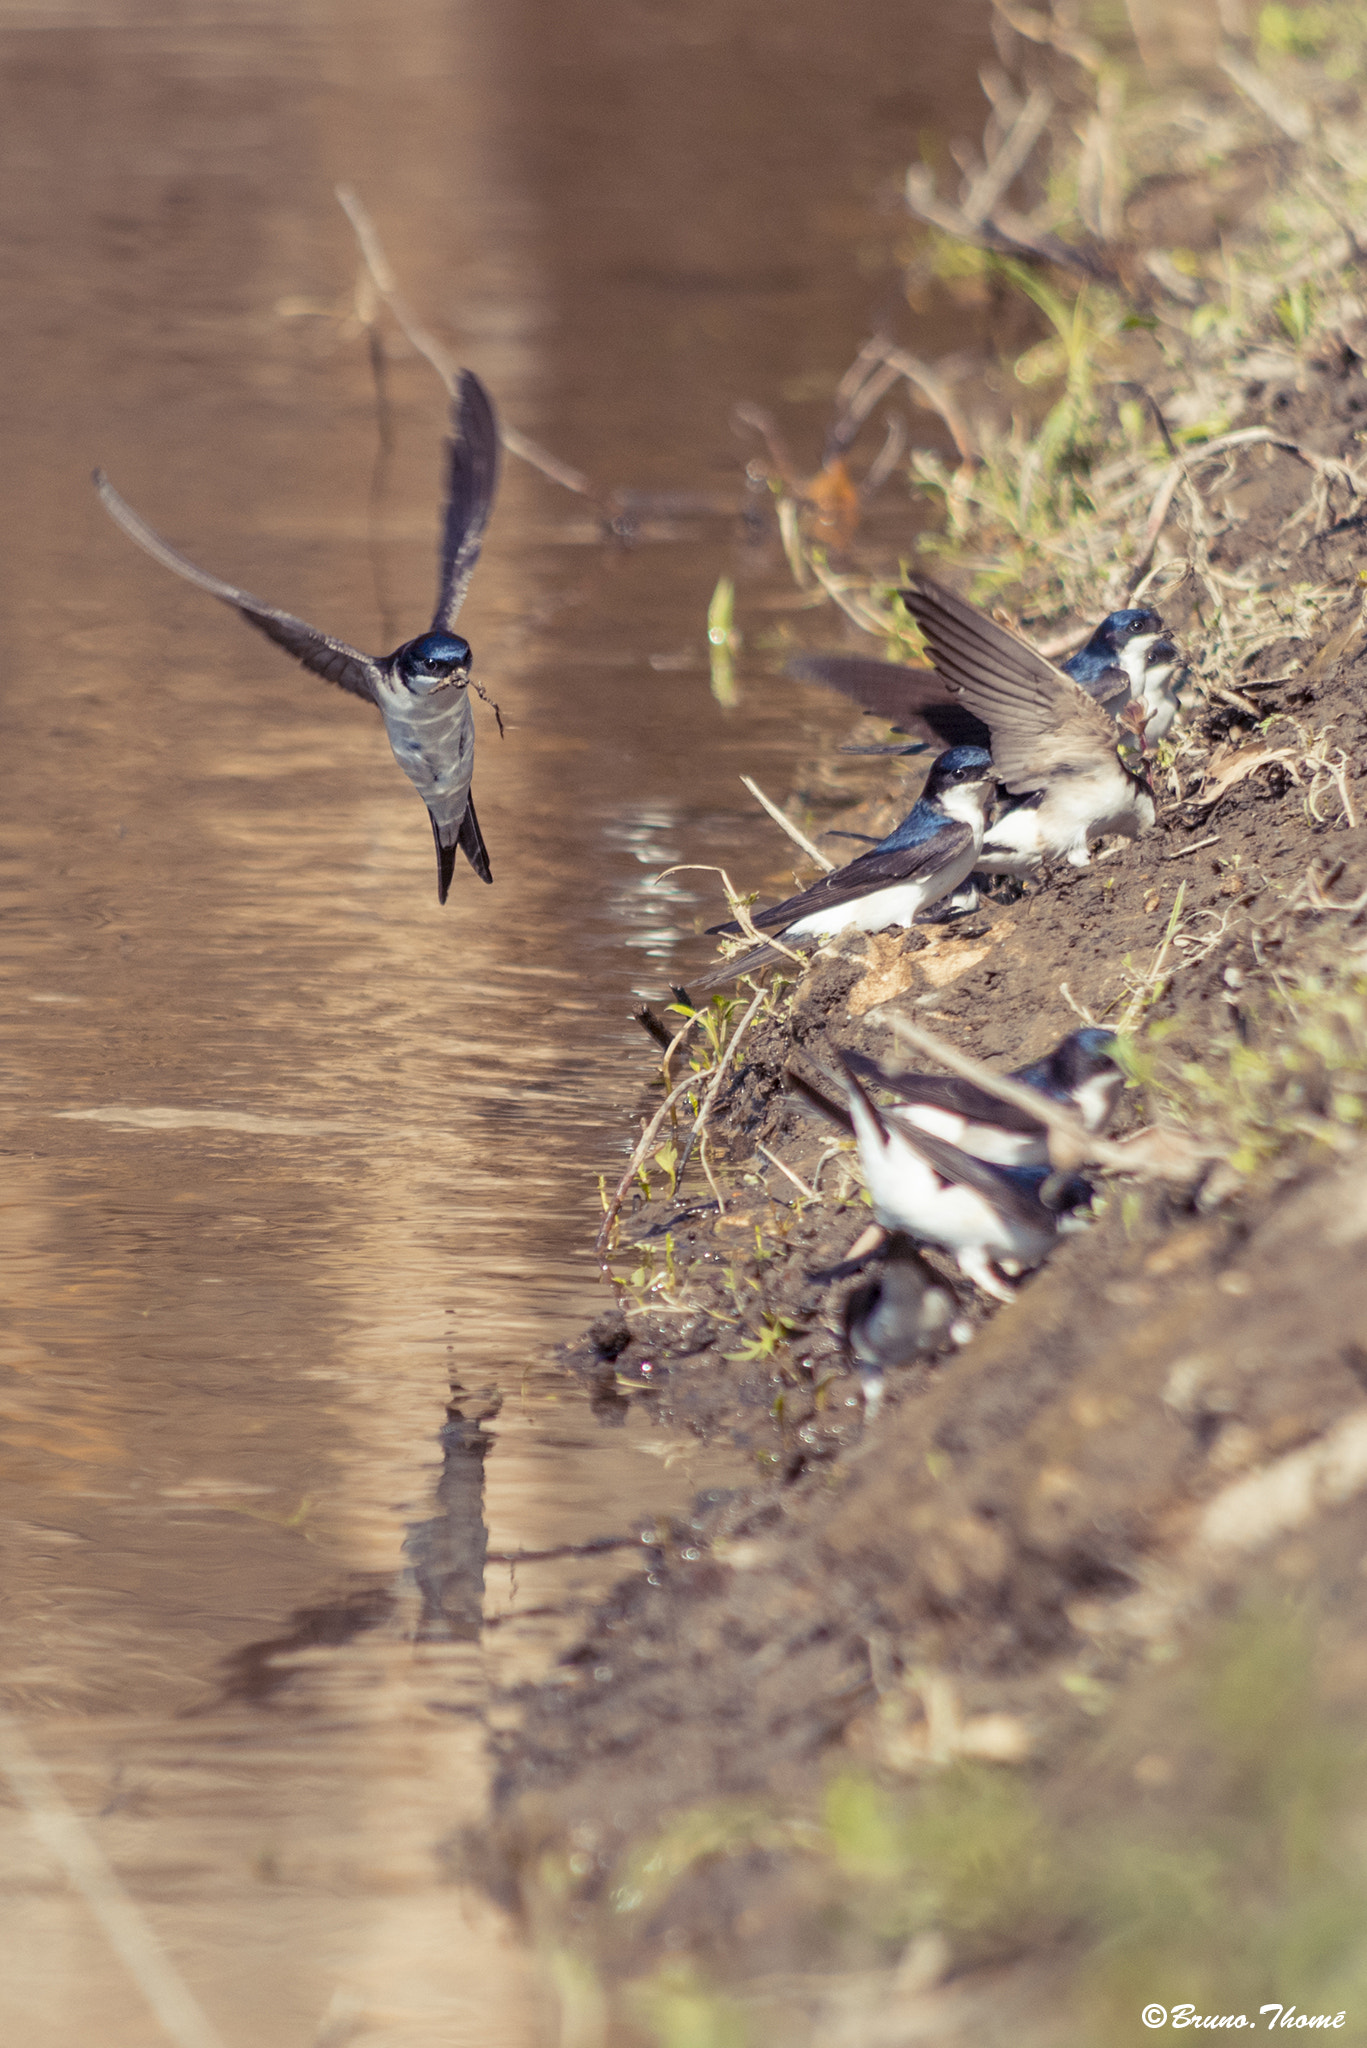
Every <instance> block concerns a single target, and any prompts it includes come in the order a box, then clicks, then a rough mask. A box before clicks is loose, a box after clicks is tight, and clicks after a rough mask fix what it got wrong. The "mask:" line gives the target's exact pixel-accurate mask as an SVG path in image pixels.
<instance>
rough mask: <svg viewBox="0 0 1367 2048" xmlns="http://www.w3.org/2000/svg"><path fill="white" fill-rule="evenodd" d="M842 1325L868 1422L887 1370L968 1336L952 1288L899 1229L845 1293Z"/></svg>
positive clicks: (969, 1328)
mask: <svg viewBox="0 0 1367 2048" xmlns="http://www.w3.org/2000/svg"><path fill="white" fill-rule="evenodd" d="M841 1323H842V1327H843V1329H844V1335H845V1345H846V1348H847V1350H848V1351H849V1354H850V1356H851V1358H852V1359H853V1360H854V1363H855V1369H856V1371H857V1372H858V1374H859V1379H860V1384H861V1386H862V1388H863V1393H864V1419H865V1421H866V1422H872V1421H873V1419H874V1417H875V1415H876V1414H877V1413H878V1409H879V1406H880V1405H881V1403H882V1399H883V1389H884V1383H885V1379H886V1375H887V1373H888V1372H889V1371H890V1370H895V1368H896V1367H898V1366H899V1365H911V1364H912V1363H913V1362H914V1361H915V1360H916V1359H918V1358H921V1357H923V1356H924V1355H925V1354H926V1353H927V1352H929V1351H939V1350H942V1349H943V1348H944V1346H945V1345H946V1344H947V1343H951V1342H954V1343H963V1342H965V1341H966V1340H967V1338H968V1337H969V1336H970V1335H971V1334H972V1326H971V1325H970V1324H969V1323H968V1322H967V1321H966V1320H965V1319H964V1318H963V1317H961V1316H960V1314H959V1304H958V1302H957V1301H956V1299H955V1297H954V1292H953V1289H952V1288H950V1287H947V1286H946V1284H945V1282H944V1281H943V1280H942V1279H941V1277H940V1275H939V1274H938V1273H937V1272H936V1271H935V1268H934V1267H933V1266H932V1265H931V1264H930V1263H929V1261H928V1260H927V1259H926V1258H925V1257H924V1256H923V1255H922V1254H921V1253H920V1252H919V1251H918V1250H917V1249H916V1246H915V1245H914V1244H913V1243H912V1241H911V1239H910V1238H909V1237H906V1236H904V1235H903V1234H902V1233H901V1232H900V1231H899V1232H895V1233H894V1234H893V1235H892V1236H891V1237H889V1238H888V1239H887V1241H886V1242H885V1244H884V1245H883V1247H882V1250H881V1252H880V1254H879V1256H878V1260H877V1263H876V1264H875V1265H873V1266H872V1267H871V1269H870V1270H869V1272H868V1273H867V1274H866V1275H865V1277H864V1278H863V1279H862V1280H861V1281H860V1283H859V1285H858V1286H857V1287H855V1288H853V1289H852V1290H851V1292H850V1293H849V1294H848V1295H847V1296H846V1299H845V1305H844V1308H843V1310H842V1313H841Z"/></svg>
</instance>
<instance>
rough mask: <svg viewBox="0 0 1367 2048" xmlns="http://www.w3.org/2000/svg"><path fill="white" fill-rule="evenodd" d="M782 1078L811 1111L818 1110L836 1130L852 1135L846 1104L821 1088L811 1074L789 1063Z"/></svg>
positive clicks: (851, 1120) (851, 1119) (850, 1119)
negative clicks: (810, 1106)
mask: <svg viewBox="0 0 1367 2048" xmlns="http://www.w3.org/2000/svg"><path fill="white" fill-rule="evenodd" d="M783 1078H784V1080H785V1081H786V1082H787V1083H788V1086H789V1087H790V1088H791V1089H792V1091H793V1093H794V1094H795V1095H801V1096H802V1097H803V1098H804V1100H805V1101H807V1102H810V1103H811V1105H812V1108H813V1109H818V1110H820V1112H821V1114H822V1116H824V1117H826V1118H828V1119H829V1120H830V1122H831V1123H833V1124H835V1125H836V1126H837V1128H838V1129H840V1130H842V1131H845V1132H847V1133H850V1134H851V1135H852V1134H853V1131H854V1118H853V1117H852V1116H851V1115H850V1112H849V1109H848V1107H847V1106H846V1104H845V1103H843V1102H839V1101H837V1099H836V1097H835V1096H834V1095H833V1094H832V1093H831V1092H830V1090H829V1088H826V1087H823V1086H822V1084H821V1082H820V1081H817V1080H816V1079H814V1078H813V1076H812V1075H811V1074H808V1073H804V1072H803V1070H802V1068H801V1067H798V1066H794V1065H792V1064H791V1063H790V1064H789V1065H788V1066H786V1067H785V1068H784V1069H783ZM823 1079H824V1077H823Z"/></svg>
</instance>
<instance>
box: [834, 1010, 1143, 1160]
mask: <svg viewBox="0 0 1367 2048" xmlns="http://www.w3.org/2000/svg"><path fill="white" fill-rule="evenodd" d="M1115 1044H1116V1041H1115V1036H1114V1034H1113V1033H1112V1032H1110V1031H1103V1030H1101V1029H1099V1028H1098V1027H1097V1026H1096V1025H1088V1026H1087V1028H1086V1030H1084V1031H1074V1032H1071V1033H1070V1034H1069V1036H1068V1037H1067V1038H1065V1039H1063V1040H1061V1042H1060V1043H1059V1044H1058V1045H1056V1046H1055V1047H1054V1049H1053V1051H1052V1052H1051V1053H1048V1054H1046V1056H1045V1057H1044V1058H1043V1059H1042V1060H1033V1061H1032V1062H1031V1063H1030V1065H1029V1066H1027V1067H1017V1068H1015V1069H1014V1071H1013V1072H1012V1073H1011V1075H1010V1076H1009V1078H1010V1079H1011V1080H1013V1081H1019V1082H1020V1083H1021V1085H1022V1087H1025V1088H1037V1089H1038V1090H1039V1092H1040V1094H1041V1095H1046V1096H1048V1098H1049V1100H1050V1101H1051V1102H1056V1103H1059V1104H1060V1105H1061V1106H1062V1107H1064V1108H1065V1109H1072V1110H1075V1111H1076V1113H1077V1115H1078V1116H1079V1118H1080V1119H1081V1121H1082V1124H1083V1127H1084V1129H1085V1130H1086V1131H1087V1132H1088V1133H1089V1134H1090V1135H1092V1136H1095V1135H1096V1133H1097V1132H1099V1131H1101V1130H1104V1129H1105V1126H1106V1125H1107V1124H1108V1123H1109V1121H1110V1119H1111V1117H1112V1115H1113V1114H1114V1111H1115V1106H1116V1103H1117V1102H1118V1101H1119V1099H1120V1091H1121V1089H1122V1088H1123V1087H1124V1085H1125V1076H1124V1074H1123V1073H1122V1072H1121V1070H1120V1067H1119V1066H1118V1064H1117V1062H1116V1059H1115ZM844 1058H845V1061H846V1064H847V1065H848V1066H849V1067H851V1068H852V1069H853V1071H854V1072H855V1073H856V1074H857V1075H858V1076H859V1078H860V1080H861V1081H863V1082H864V1083H865V1085H866V1086H868V1087H871V1088H884V1089H886V1090H887V1091H888V1093H889V1094H891V1095H894V1096H896V1098H897V1100H896V1101H895V1102H893V1103H891V1104H889V1105H888V1106H887V1107H886V1108H885V1109H884V1111H883V1114H884V1115H885V1116H886V1117H887V1119H888V1120H889V1122H891V1123H895V1124H901V1125H906V1124H912V1125H914V1126H915V1127H916V1128H917V1129H918V1130H922V1131H930V1132H932V1133H933V1134H934V1136H936V1137H937V1138H944V1139H945V1140H946V1141H947V1142H948V1143H949V1144H951V1145H957V1146H958V1147H959V1149H960V1151H961V1152H969V1153H971V1154H972V1155H973V1157H974V1158H975V1159H988V1160H991V1161H992V1162H993V1163H994V1164H995V1165H998V1166H1044V1167H1047V1166H1048V1164H1049V1134H1048V1131H1047V1130H1046V1128H1045V1126H1044V1125H1043V1124H1042V1123H1040V1122H1039V1121H1038V1119H1037V1118H1035V1117H1032V1116H1030V1115H1029V1114H1028V1113H1027V1112H1026V1111H1025V1110H1023V1109H1018V1108H1017V1107H1016V1105H1015V1104H1014V1103H1011V1102H1003V1101H1002V1100H1001V1098H1000V1097H999V1096H996V1095H990V1094H989V1093H988V1091H987V1090H986V1089H985V1088H979V1087H977V1086H975V1084H974V1083H973V1082H972V1081H964V1080H962V1079H960V1077H959V1076H958V1075H957V1074H915V1073H888V1072H886V1071H885V1070H884V1069H883V1068H882V1067H880V1066H879V1064H878V1062H877V1061H876V1060H871V1059H869V1058H867V1056H866V1055H865V1054H863V1053H859V1052H847V1053H846V1054H845V1055H844Z"/></svg>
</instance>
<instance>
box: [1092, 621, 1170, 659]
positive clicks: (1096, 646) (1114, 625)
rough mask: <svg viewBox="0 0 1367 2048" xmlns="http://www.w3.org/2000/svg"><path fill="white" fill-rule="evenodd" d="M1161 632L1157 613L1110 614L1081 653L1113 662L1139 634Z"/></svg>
mask: <svg viewBox="0 0 1367 2048" xmlns="http://www.w3.org/2000/svg"><path fill="white" fill-rule="evenodd" d="M1162 631H1163V621H1162V620H1161V619H1160V618H1159V616H1158V614H1157V612H1151V611H1131V612H1112V613H1111V614H1110V616H1109V617H1108V618H1104V619H1103V620H1102V621H1101V624H1100V625H1099V626H1098V627H1097V629H1096V631H1095V633H1093V635H1092V637H1091V639H1090V640H1089V641H1088V642H1087V645H1086V646H1085V647H1084V648H1083V650H1082V651H1083V653H1084V654H1104V655H1106V656H1107V658H1108V659H1109V660H1111V661H1114V660H1115V659H1116V657H1117V655H1120V654H1123V653H1124V651H1125V649H1126V648H1127V647H1128V646H1129V644H1130V642H1131V640H1134V639H1137V638H1138V636H1139V635H1140V634H1141V633H1161V632H1162Z"/></svg>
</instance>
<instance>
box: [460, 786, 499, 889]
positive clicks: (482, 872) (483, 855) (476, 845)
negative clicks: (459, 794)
mask: <svg viewBox="0 0 1367 2048" xmlns="http://www.w3.org/2000/svg"><path fill="white" fill-rule="evenodd" d="M456 845H457V846H458V847H459V848H460V850H461V852H462V853H463V854H464V855H465V858H466V859H467V860H468V861H469V863H470V865H471V867H472V868H473V869H474V871H475V873H476V874H477V875H478V876H479V879H480V880H481V882H492V881H493V879H494V871H493V869H492V868H491V867H490V865H489V849H488V847H487V846H486V845H485V844H484V834H483V833H482V832H481V831H480V829H479V819H478V818H477V817H476V816H475V804H474V798H473V797H467V798H466V799H465V816H464V817H463V818H462V819H461V821H460V831H459V833H458V834H457V835H456Z"/></svg>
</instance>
